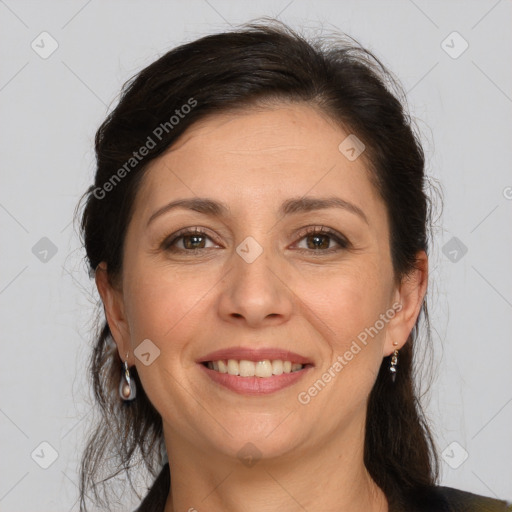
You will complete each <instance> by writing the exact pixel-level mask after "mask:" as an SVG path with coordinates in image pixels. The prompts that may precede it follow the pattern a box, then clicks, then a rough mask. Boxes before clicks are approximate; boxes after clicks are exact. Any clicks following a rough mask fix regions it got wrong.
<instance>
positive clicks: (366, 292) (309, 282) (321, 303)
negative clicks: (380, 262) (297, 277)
mask: <svg viewBox="0 0 512 512" xmlns="http://www.w3.org/2000/svg"><path fill="white" fill-rule="evenodd" d="M366 263H367V264H366V265H365V264H364V263H361V264H360V265H359V264H358V265H357V267H356V266H352V267H351V268H349V267H348V265H347V267H346V268H345V269H340V270H336V271H333V272H332V273H329V274H328V273H325V272H324V273H322V274H317V275H316V276H310V277H305V278H304V279H303V280H302V282H301V283H297V288H296V289H297V290H298V292H297V295H298V296H299V297H300V299H301V301H303V302H304V303H305V304H306V306H307V307H306V308H304V314H305V315H306V314H308V313H307V311H309V318H310V321H311V322H312V323H314V325H316V326H317V327H318V328H319V329H320V330H321V332H322V334H324V336H325V337H326V339H328V340H329V343H330V345H331V348H332V350H333V351H335V352H336V353H340V352H341V353H342V352H345V350H347V346H349V345H350V343H351V341H352V340H353V339H356V338H357V336H358V335H359V334H360V333H361V332H365V329H367V328H369V327H371V326H373V325H374V324H375V322H376V321H377V320H378V319H379V315H380V314H381V313H384V309H385V304H386V300H385V297H386V296H387V294H386V293H387V292H386V289H385V284H383V283H382V280H381V279H380V276H379V271H378V268H376V267H375V266H374V265H371V264H368V262H366ZM303 276H304V274H303Z"/></svg>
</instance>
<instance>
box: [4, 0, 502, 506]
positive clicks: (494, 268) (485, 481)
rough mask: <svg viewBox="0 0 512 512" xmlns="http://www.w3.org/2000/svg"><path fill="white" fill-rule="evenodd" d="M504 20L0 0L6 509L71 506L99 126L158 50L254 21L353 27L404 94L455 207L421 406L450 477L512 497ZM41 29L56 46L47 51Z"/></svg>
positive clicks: (85, 392)
mask: <svg viewBox="0 0 512 512" xmlns="http://www.w3.org/2000/svg"><path fill="white" fill-rule="evenodd" d="M511 14H512V4H511V2H510V1H505V0H502V1H496V0H492V1H478V2H474V1H473V2H470V1H463V2H462V1H461V2H455V1H450V2H440V1H439V2H427V1H425V0H422V1H420V0H415V1H409V0H400V1H393V2H390V1H371V2H370V1H366V2H361V1H336V2H334V1H318V0H317V1H316V2H310V3H308V2H306V1H303V0H292V1H290V0H282V1H273V2H270V1H266V2H265V1H259V0H252V1H250V2H237V3H235V2H234V1H219V0H209V1H203V0H196V1H190V2H186V3H185V2H182V3H178V2H156V1H155V2H142V1H123V2H120V1H101V2H100V1H99V0H91V1H86V0H82V1H79V2H78V1H66V2H55V1H45V2H26V1H15V0H5V1H2V0H0V23H1V28H0V42H1V45H0V46H1V48H0V52H1V55H0V58H1V61H0V62H1V68H0V108H1V116H2V117H1V123H0V130H1V133H0V151H1V155H2V165H1V170H0V172H1V183H2V186H1V189H0V226H1V233H2V243H1V245H0V248H1V249H0V250H1V263H2V264H1V271H0V308H1V320H2V324H1V325H2V336H1V343H2V349H1V350H2V351H1V354H2V356H1V357H0V385H1V395H0V396H1V399H0V400H1V403H0V432H1V434H0V443H1V444H0V446H1V454H2V455H1V456H0V509H1V510H2V511H5V512H15V511H27V510H31V511H43V510H52V511H71V510H78V505H77V503H76V499H77V484H76V481H77V480H76V476H77V465H78V461H79V456H80V452H81V449H82V447H83V439H84V433H85V432H87V429H88V428H89V427H90V425H89V422H90V421H91V420H92V419H93V413H92V412H91V403H92V402H91V397H90V394H89V384H88V382H87V381H86V379H85V366H86V363H87V360H88V356H89V351H90V339H91V329H92V328H93V325H94V323H93V321H94V316H95V312H96V311H97V301H98V295H97V292H96V290H95V287H94V282H93V281H92V280H89V278H88V275H87V271H86V268H85V266H84V264H83V262H82V258H83V252H82V250H81V249H80V244H79V241H78V238H77V235H76V233H75V231H74V227H73V224H72V216H73V211H74V208H75V205H76V202H77V200H78V198H79V196H80V195H81V194H82V193H83V191H84V190H85V189H86V187H87V186H88V185H89V184H90V183H91V180H92V176H93V172H94V158H93V156H94V155H93V151H92V141H93V136H94V132H95V130H96V128H97V127H98V125H99V124H100V122H101V121H102V120H103V118H104V117H105V115H106V113H107V111H108V109H109V108H112V105H113V104H115V100H116V97H117V94H118V92H119V89H120V87H121V85H122V83H123V82H124V81H125V80H127V79H128V78H129V77H131V76H132V75H133V74H134V73H135V72H137V71H139V70H140V69H141V68H142V67H144V66H145V65H147V64H149V63H150V62H152V61H153V60H155V58H156V57H157V56H158V55H161V54H162V53H164V52H165V51H166V50H168V49H170V48H171V47H173V46H175V45H177V44H179V43H181V42H184V41H189V40H192V39H195V38H197V37H199V36H202V35H205V34H207V33H211V32H217V31H221V30H223V29H225V28H229V25H230V24H237V23H242V22H245V21H249V20H250V19H252V18H256V17H259V16H262V15H273V16H277V15H278V16H279V18H280V19H281V20H283V21H285V22H287V23H289V24H291V25H292V26H293V27H304V28H305V29H306V30H308V29H309V28H311V29H317V30H318V29H319V28H320V27H321V26H322V25H323V26H325V28H326V29H339V30H341V31H344V32H347V33H348V34H350V35H352V36H354V37H355V38H356V39H358V40H359V41H360V42H361V43H362V44H363V45H364V46H366V47H368V48H369V49H371V50H373V51H374V52H375V53H376V54H377V56H379V57H380V58H382V60H383V62H384V63H385V64H386V65H388V66H389V67H390V68H391V69H392V70H393V71H394V72H395V73H396V75H397V76H398V77H399V78H400V79H401V81H402V83H403V85H404V87H405V89H406V90H407V92H408V100H409V105H410V110H411V111H412V114H413V116H414V117H415V118H417V119H418V123H419V127H420V129H421V130H422V132H423V134H424V144H425V150H426V155H427V160H428V171H429V174H430V175H431V176H432V177H433V179H436V180H439V182H440V184H441V187H442V189H443V191H444V202H445V209H444V213H443V216H442V217H441V218H440V219H438V220H437V230H436V233H435V240H434V248H433V251H432V254H431V276H430V285H429V287H430V290H429V295H428V299H429V300H430V310H431V315H432V323H433V327H434V332H433V334H434V343H435V354H436V355H435V358H436V361H437V363H438V368H437V370H436V378H435V381H434V384H433V386H432V388H431V392H430V394H429V398H430V399H429V400H428V401H426V402H425V404H426V406H427V410H428V413H429V416H430V418H431V420H432V422H433V424H434V429H435V433H436V440H437V443H438V447H439V453H440V454H443V456H442V483H443V484H444V485H449V486H453V487H459V488H462V489H466V490H470V491H472V492H475V493H479V494H485V495H488V496H497V497H501V498H508V499H512V464H511V459H512V436H511V435H510V432H511V425H512V372H511V371H510V368H511V362H512V343H511V337H510V332H511V327H512V315H511V308H512V272H511V271H510V263H511V262H512V230H511V229H510V226H511V220H512V218H511V217H512V215H511V212H512V200H511V199H512V175H511V171H510V169H511V167H510V165H511V162H512V144H511V131H512V129H511V123H510V120H511V111H512V69H511V67H510V62H511V61H512V60H511V57H512V45H511V43H512V31H511V30H510V19H511ZM43 31H46V32H48V33H49V34H50V35H51V38H53V39H54V40H55V41H56V43H57V44H58V48H57V49H56V51H55V52H54V53H53V54H52V55H50V56H49V57H48V58H42V57H41V52H43V51H49V50H50V49H51V44H52V41H51V39H50V38H49V36H40V34H41V32H43ZM454 31H456V32H458V33H459V34H460V36H458V35H453V34H452V32H454ZM309 33H310V34H311V32H309ZM450 34H452V35H451V36H450ZM448 36H449V37H448ZM462 38H463V39H462ZM42 40H43V41H42ZM33 41H34V45H38V46H36V48H37V52H36V51H35V50H34V49H33V48H32V47H31V43H32V42H33ZM443 41H445V42H444V43H443ZM464 41H467V43H468V44H469V47H468V48H467V50H466V51H465V52H464V53H462V54H460V55H458V54H459V53H460V51H461V50H462V49H463V47H464V46H463V45H464ZM38 52H39V53H38ZM450 53H451V55H450ZM454 57H456V58H454ZM44 237H46V238H47V239H49V241H51V242H49V241H48V240H46V239H44V240H42V241H41V239H42V238H44ZM454 237H455V238H454ZM464 247H465V248H466V249H467V252H464V251H465V249H464ZM52 248H53V252H55V250H56V251H57V252H56V253H55V254H53V252H52ZM45 250H47V251H48V252H46V253H45V252H44V251H45ZM43 442H46V443H49V445H51V447H53V450H55V451H56V452H57V454H58V456H57V458H56V459H55V460H54V461H53V458H54V457H53V458H52V455H53V451H52V448H50V447H49V446H48V445H42V446H41V443H43ZM466 452H467V459H466V460H464V457H465V456H466ZM31 454H32V455H31ZM50 462H52V464H51V465H50V466H49V467H48V468H47V469H43V467H41V466H44V465H48V464H49V463H50ZM140 489H141V492H143V483H141V487H140ZM133 503H136V501H133Z"/></svg>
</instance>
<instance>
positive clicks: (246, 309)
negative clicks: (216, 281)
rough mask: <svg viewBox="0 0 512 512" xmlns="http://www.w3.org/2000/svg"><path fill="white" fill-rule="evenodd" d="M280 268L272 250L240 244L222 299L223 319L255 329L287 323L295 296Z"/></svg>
mask: <svg viewBox="0 0 512 512" xmlns="http://www.w3.org/2000/svg"><path fill="white" fill-rule="evenodd" d="M258 247H259V249H258ZM244 249H245V252H244ZM261 250H262V252H261V254H259V255H258V256H257V257H256V258H255V259H253V258H254V256H255V255H256V254H258V252H260V251H261ZM254 251H256V252H254ZM251 252H252V254H251ZM280 265H282V262H280V261H278V260H277V259H276V258H272V256H271V249H270V248H267V249H263V248H262V247H261V246H259V244H258V245H256V244H255V243H254V240H252V243H251V241H250V242H249V244H248V245H244V244H240V246H239V247H238V249H237V251H236V252H233V255H232V266H231V271H230V272H228V274H227V276H226V278H225V280H224V288H223V289H222V292H221V294H220V297H219V314H220V316H221V317H222V318H223V319H224V320H227V321H230V322H237V323H240V324H245V325H246V326H248V327H251V328H258V327H264V326H267V325H269V326H270V325H279V324H281V323H283V322H286V321H287V320H288V319H289V318H290V316H291V313H292V310H293V292H292V291H291V290H290V288H289V287H288V286H287V284H286V283H285V278H284V276H283V275H282V272H280V271H279V267H280ZM280 274H281V275H280Z"/></svg>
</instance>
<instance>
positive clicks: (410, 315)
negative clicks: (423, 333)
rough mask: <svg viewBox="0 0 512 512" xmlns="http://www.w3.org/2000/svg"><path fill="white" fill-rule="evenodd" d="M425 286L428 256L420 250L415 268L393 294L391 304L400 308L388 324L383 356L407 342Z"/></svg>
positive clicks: (419, 309) (421, 301) (418, 310)
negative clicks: (395, 343)
mask: <svg viewBox="0 0 512 512" xmlns="http://www.w3.org/2000/svg"><path fill="white" fill-rule="evenodd" d="M427 284H428V256H427V254H426V252H425V251H423V250H422V251H419V252H418V253H417V254H416V268H415V269H413V270H412V271H411V272H410V273H409V274H408V275H407V276H405V277H404V279H403V280H402V282H401V283H400V286H399V288H398V289H397V290H396V292H395V294H394V301H393V304H395V303H397V304H398V303H400V304H401V305H402V307H401V309H400V310H398V308H396V311H397V312H396V314H395V316H394V317H393V318H392V319H391V320H390V321H389V322H388V327H387V329H386V341H385V344H384V354H383V355H385V356H389V355H390V354H392V353H393V351H394V350H395V349H398V350H400V349H401V348H402V347H403V346H404V345H405V343H406V342H407V339H408V337H409V334H410V333H411V331H412V329H413V327H414V324H415V323H416V320H417V318H418V315H419V314H420V311H421V306H422V304H423V298H424V296H425V293H426V291H427ZM393 342H398V345H393Z"/></svg>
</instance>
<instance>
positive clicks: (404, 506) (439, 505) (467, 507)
mask: <svg viewBox="0 0 512 512" xmlns="http://www.w3.org/2000/svg"><path fill="white" fill-rule="evenodd" d="M169 477H170V475H169V464H168V463H167V464H165V466H164V467H163V468H162V471H161V472H160V474H159V475H158V477H157V478H156V480H155V483H154V484H153V486H152V487H151V489H149V493H148V494H147V495H146V497H145V498H144V500H143V501H142V503H141V504H140V506H139V508H137V509H136V510H135V511H134V512H163V510H164V507H165V502H166V501H167V496H168V495H169V489H170V478H169ZM389 512H512V502H507V501H503V500H497V499H493V498H487V497H485V496H480V495H477V494H473V493H470V492H466V491H461V490H459V489H453V488H452V487H442V486H436V487H430V488H428V489H423V490H418V491H415V492H414V493H411V495H410V496H400V497H399V498H396V499H394V500H390V504H389Z"/></svg>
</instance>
